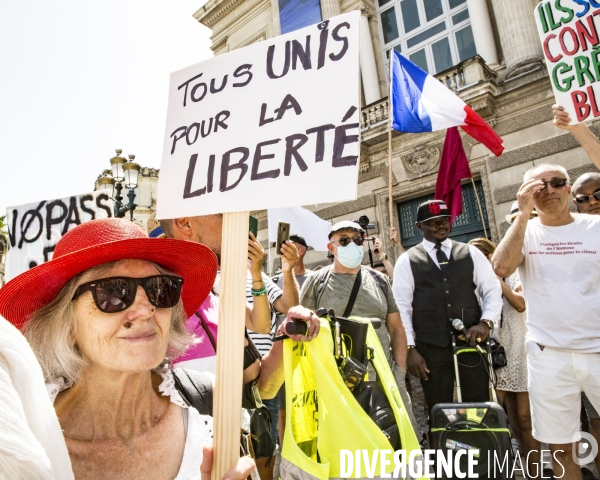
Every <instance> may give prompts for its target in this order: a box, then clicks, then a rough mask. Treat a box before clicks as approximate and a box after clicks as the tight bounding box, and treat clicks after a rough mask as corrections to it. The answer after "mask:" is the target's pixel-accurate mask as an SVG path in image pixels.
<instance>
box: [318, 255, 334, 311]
mask: <svg viewBox="0 0 600 480" xmlns="http://www.w3.org/2000/svg"><path fill="white" fill-rule="evenodd" d="M332 268H333V267H332V266H331V265H329V266H327V267H323V268H322V269H321V273H320V274H319V281H318V282H317V308H320V303H321V297H322V296H323V292H324V291H325V284H326V283H327V280H329V275H330V274H331V270H332Z"/></svg>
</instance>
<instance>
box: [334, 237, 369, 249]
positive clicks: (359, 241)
mask: <svg viewBox="0 0 600 480" xmlns="http://www.w3.org/2000/svg"><path fill="white" fill-rule="evenodd" d="M350 242H354V243H355V244H356V245H358V246H359V247H360V246H362V244H363V243H365V239H364V238H363V237H352V238H348V237H342V238H340V239H339V240H336V241H335V242H331V243H339V244H340V247H347V246H348V245H350Z"/></svg>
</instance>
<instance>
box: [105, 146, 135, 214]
mask: <svg viewBox="0 0 600 480" xmlns="http://www.w3.org/2000/svg"><path fill="white" fill-rule="evenodd" d="M115 151H116V152H117V155H116V156H115V157H113V158H111V159H110V165H111V169H110V170H104V172H102V176H101V177H100V178H99V179H98V188H99V189H100V190H106V192H107V193H108V192H110V197H111V198H113V193H114V198H113V200H114V202H115V209H114V215H115V217H118V218H122V217H124V216H125V214H126V213H127V212H130V219H131V221H133V211H134V210H135V207H137V205H136V204H135V203H134V202H133V201H134V200H135V189H136V188H137V182H138V176H139V173H140V169H141V167H140V166H139V165H138V164H137V163H135V162H134V161H133V160H134V159H135V155H129V161H127V160H126V159H125V158H124V157H121V153H122V152H123V150H121V149H117V150H115ZM122 183H125V188H127V189H128V192H127V198H128V200H129V203H127V205H123V203H122V201H123V197H122V196H121V191H122V190H123V184H122ZM113 189H114V191H113Z"/></svg>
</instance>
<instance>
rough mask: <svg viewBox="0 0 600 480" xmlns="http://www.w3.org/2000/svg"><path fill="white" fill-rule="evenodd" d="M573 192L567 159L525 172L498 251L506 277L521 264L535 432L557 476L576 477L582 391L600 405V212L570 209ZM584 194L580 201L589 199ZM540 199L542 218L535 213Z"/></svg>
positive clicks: (501, 272) (497, 266)
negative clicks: (581, 212)
mask: <svg viewBox="0 0 600 480" xmlns="http://www.w3.org/2000/svg"><path fill="white" fill-rule="evenodd" d="M584 180H585V179H584ZM590 193H592V196H593V193H594V192H590ZM570 194H571V186H570V185H569V175H568V173H567V171H566V170H565V168H564V167H562V166H561V165H550V164H543V165H539V166H537V167H534V168H532V169H530V170H529V171H528V172H526V173H525V181H524V182H523V185H521V188H520V189H519V191H518V192H517V201H518V203H519V213H518V214H517V216H516V218H515V221H514V222H513V224H512V226H511V227H510V229H509V230H508V232H507V233H506V235H505V237H504V239H503V240H502V242H500V244H499V245H498V248H497V249H496V251H495V253H494V256H493V257H492V263H493V265H494V269H495V270H496V273H497V274H498V275H500V276H502V277H506V276H508V275H510V274H512V272H514V271H515V270H516V269H517V267H518V268H519V275H520V277H521V283H522V285H523V294H524V297H525V303H526V307H527V312H528V315H527V336H526V338H525V343H526V347H527V364H528V378H529V397H530V401H531V413H532V422H533V436H534V437H535V438H536V439H537V440H539V441H541V442H545V443H548V444H549V445H550V449H551V450H552V456H553V467H554V472H555V474H556V476H561V473H562V470H561V469H564V475H562V476H561V478H565V479H569V480H571V479H580V478H581V477H582V473H581V469H580V468H579V465H578V464H577V463H576V462H575V460H574V457H575V455H576V454H577V452H574V451H573V445H577V443H574V442H578V441H579V439H580V436H581V435H580V432H579V425H580V404H581V392H585V393H586V395H587V397H588V398H589V400H590V402H591V403H592V405H593V406H594V407H595V408H596V409H598V408H599V407H600V376H599V375H598V372H599V371H600V323H599V322H598V313H599V312H600V290H599V289H598V285H599V284H600V268H599V267H600V215H579V214H573V213H571V212H570V211H569V197H570ZM581 195H584V194H581ZM585 195H588V196H589V194H588V193H586V194H585ZM576 198H577V197H576ZM580 199H581V201H582V202H581V203H577V202H576V203H577V205H578V206H579V207H580V206H581V205H585V204H587V203H588V202H584V201H583V200H584V198H581V197H580ZM589 200H590V199H589V198H588V201H589ZM591 201H592V202H593V201H594V200H591ZM534 207H535V209H536V210H537V212H538V218H537V219H533V220H531V221H528V220H529V217H530V214H531V212H532V210H533V208H534ZM584 208H585V206H584ZM588 208H589V207H588Z"/></svg>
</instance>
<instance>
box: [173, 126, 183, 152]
mask: <svg viewBox="0 0 600 480" xmlns="http://www.w3.org/2000/svg"><path fill="white" fill-rule="evenodd" d="M177 132H182V133H181V135H179V136H178V137H177V136H175V135H176V134H177ZM186 132H187V127H179V128H178V129H176V130H175V131H174V132H173V133H172V134H171V138H173V146H172V147H171V155H173V153H175V144H176V143H177V142H178V141H179V140H181V139H182V138H183V137H184V136H185V134H186Z"/></svg>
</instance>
